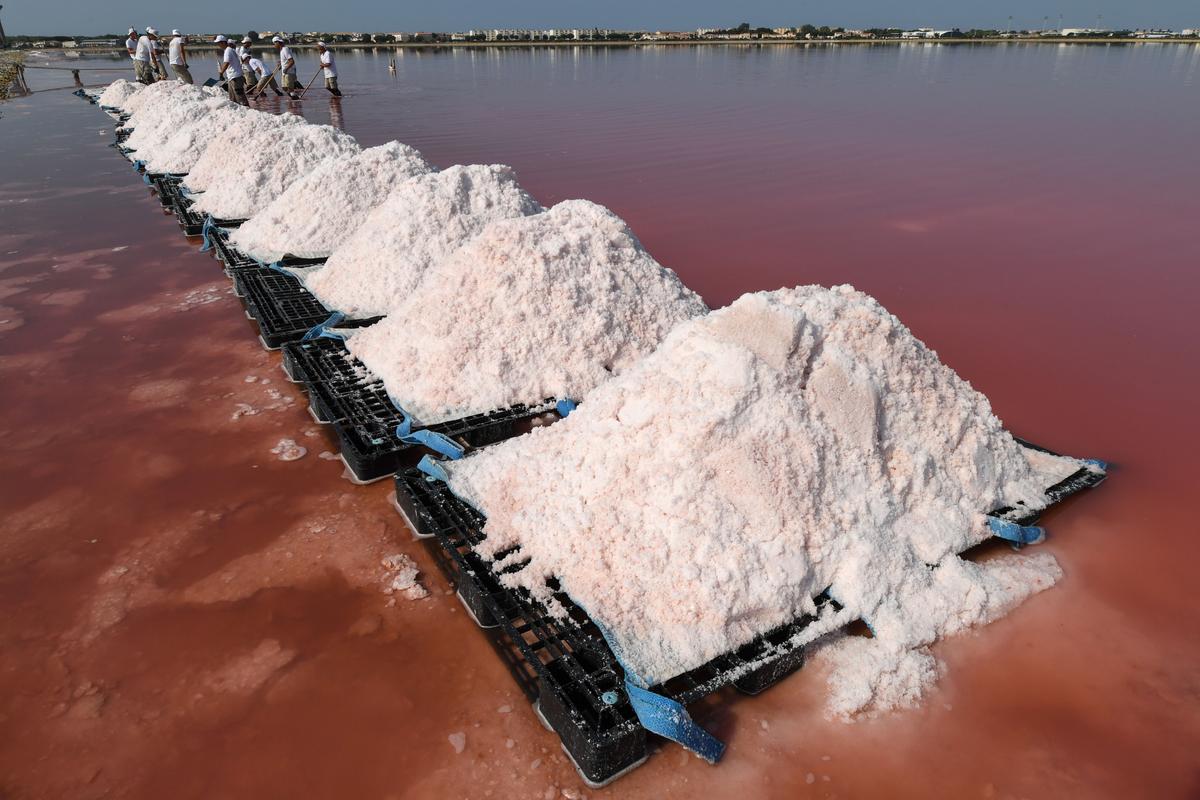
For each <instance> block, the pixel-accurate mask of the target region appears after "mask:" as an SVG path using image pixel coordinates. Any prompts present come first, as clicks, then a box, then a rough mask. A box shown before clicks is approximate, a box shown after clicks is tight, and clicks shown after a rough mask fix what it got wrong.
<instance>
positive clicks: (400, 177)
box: [230, 142, 433, 261]
mask: <svg viewBox="0 0 1200 800" xmlns="http://www.w3.org/2000/svg"><path fill="white" fill-rule="evenodd" d="M432 171H433V167H431V166H429V164H428V163H427V162H426V161H425V159H424V158H422V157H421V154H420V153H418V152H417V151H416V150H414V149H413V148H411V147H409V146H408V145H403V144H400V143H399V142H388V143H387V144H385V145H381V146H379V147H372V148H370V149H368V150H363V151H362V152H360V153H355V154H347V155H341V156H335V157H334V158H330V159H328V160H327V161H325V162H324V163H322V164H321V165H320V166H318V167H317V168H316V169H314V170H313V171H312V172H309V173H308V174H307V175H305V176H304V177H302V178H300V179H299V180H297V181H296V182H294V183H293V184H292V185H291V186H289V187H288V188H287V189H286V190H284V192H283V193H282V194H280V195H279V196H278V197H276V198H275V199H274V200H272V201H271V202H269V203H268V204H267V205H266V206H265V207H264V208H263V209H262V211H261V212H259V213H257V214H255V215H254V217H253V219H251V220H250V221H249V222H247V223H245V224H244V225H242V226H241V227H240V228H238V229H237V230H235V231H233V233H232V234H231V235H230V240H231V241H232V243H233V244H234V246H236V247H237V248H238V249H239V250H241V251H242V252H243V253H245V254H246V255H248V256H250V257H252V258H257V259H259V260H261V261H278V260H279V259H280V258H282V257H283V256H284V255H286V254H290V255H293V256H297V257H300V258H321V257H324V256H328V255H329V254H330V253H331V252H333V250H334V248H336V247H337V246H338V245H339V244H340V243H341V242H342V241H343V240H345V239H346V238H347V237H349V236H350V235H351V234H353V233H354V231H355V230H356V229H357V228H358V226H359V225H361V224H362V223H363V221H364V219H365V217H366V215H367V214H368V213H369V212H370V210H371V209H372V208H374V207H375V206H377V205H379V204H380V203H382V202H383V201H384V200H386V199H387V197H388V195H389V194H391V192H392V190H394V189H395V188H396V187H397V186H399V185H400V184H401V183H403V182H404V181H406V180H409V179H410V178H413V177H416V176H417V175H424V174H426V173H429V172H432Z"/></svg>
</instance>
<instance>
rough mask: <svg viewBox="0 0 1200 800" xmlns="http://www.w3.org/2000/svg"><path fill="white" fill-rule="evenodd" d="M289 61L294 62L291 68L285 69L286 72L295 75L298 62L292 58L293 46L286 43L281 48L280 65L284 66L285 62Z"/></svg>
mask: <svg viewBox="0 0 1200 800" xmlns="http://www.w3.org/2000/svg"><path fill="white" fill-rule="evenodd" d="M289 61H291V62H292V66H291V69H285V70H284V72H286V73H287V74H288V75H295V74H296V62H295V61H294V60H293V58H292V48H290V47H288V46H287V45H286V44H285V45H284V46H283V47H281V48H279V66H281V67H282V66H283V65H284V64H286V63H287V62H289Z"/></svg>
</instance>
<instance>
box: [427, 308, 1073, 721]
mask: <svg viewBox="0 0 1200 800" xmlns="http://www.w3.org/2000/svg"><path fill="white" fill-rule="evenodd" d="M1079 466H1080V463H1079V462H1077V461H1075V460H1073V459H1063V458H1055V457H1047V456H1043V455H1041V454H1038V455H1036V456H1033V457H1032V458H1031V457H1030V456H1029V455H1028V451H1026V450H1025V449H1024V448H1022V447H1021V446H1019V445H1018V444H1017V443H1016V442H1015V441H1014V440H1013V438H1012V436H1011V435H1009V434H1008V433H1007V432H1006V431H1005V430H1004V429H1003V428H1002V426H1001V423H1000V421H999V420H998V419H997V418H996V417H995V415H994V414H993V413H992V411H991V408H990V406H989V404H988V402H987V399H986V398H984V397H983V396H982V395H981V394H979V393H978V392H976V391H975V390H973V389H972V388H971V386H970V385H969V384H968V383H967V382H966V381H964V380H962V379H961V378H959V377H958V376H957V375H956V374H955V373H954V372H953V370H951V369H950V368H948V367H946V366H945V365H943V364H942V363H941V362H940V361H939V360H938V358H937V354H936V353H934V352H933V351H931V350H929V349H928V348H926V347H925V346H924V345H923V344H922V343H921V342H920V341H918V340H917V339H916V338H915V337H914V336H913V335H912V333H911V332H910V331H909V330H908V329H907V328H905V327H904V326H903V325H902V324H901V323H900V322H899V321H898V320H897V319H896V318H895V317H893V316H892V315H891V314H888V313H887V311H886V310H884V309H883V308H882V307H881V306H879V304H878V303H876V302H875V301H874V300H873V299H871V298H870V297H868V296H866V295H864V294H861V293H859V292H856V291H854V290H853V289H852V288H850V287H836V288H834V289H823V288H821V287H802V288H798V289H785V290H780V291H777V292H770V293H758V294H750V295H745V296H743V297H742V298H740V299H739V300H737V301H736V302H735V303H733V304H732V305H730V306H729V307H727V308H724V309H721V310H719V311H715V312H713V313H712V314H710V315H708V316H707V317H704V318H702V319H697V320H693V321H691V322H687V323H684V324H682V325H680V326H679V327H678V328H676V329H675V330H674V331H673V332H672V333H671V334H670V335H669V336H668V337H667V339H666V341H665V342H664V343H663V344H662V346H661V347H660V348H659V349H658V350H657V351H656V352H655V353H654V354H653V355H651V356H650V357H648V358H646V359H644V360H643V361H641V362H640V363H639V364H637V365H635V366H634V367H633V368H631V369H630V370H628V371H627V372H626V374H624V375H621V376H618V377H616V378H614V379H613V380H611V381H609V382H607V383H606V384H604V385H602V386H599V387H598V388H597V389H596V390H595V391H594V392H593V393H592V394H591V396H590V397H589V398H588V399H587V402H585V403H584V404H582V405H581V406H580V407H579V409H578V410H576V411H575V412H574V413H572V414H571V416H569V417H568V418H567V419H565V420H563V421H561V422H559V423H557V424H555V425H553V426H550V427H548V428H542V429H535V430H534V431H533V432H531V433H530V434H528V435H526V436H522V437H519V438H516V439H512V440H509V441H507V442H503V443H501V444H498V445H495V446H493V447H491V448H488V449H486V450H483V451H480V452H479V453H477V454H475V455H472V456H470V457H468V458H466V459H464V460H462V461H459V462H454V463H450V464H448V465H447V468H448V470H449V472H450V477H451V486H452V487H453V489H454V490H455V491H456V492H457V493H458V494H459V495H461V496H462V497H464V498H465V499H467V500H468V501H470V502H471V503H473V504H474V505H476V506H477V507H478V508H479V509H480V510H481V511H482V512H483V513H484V514H485V515H486V517H487V525H486V534H487V538H486V540H485V541H484V542H483V543H482V544H481V545H480V548H479V549H480V550H481V551H482V552H483V553H484V554H485V555H486V556H489V557H492V556H495V555H496V554H498V553H501V552H503V551H504V550H506V549H507V548H511V547H514V546H519V547H520V550H519V551H517V552H515V553H513V554H512V555H511V556H508V557H507V558H506V559H504V560H502V561H501V562H499V563H498V565H497V566H498V567H503V566H506V565H507V564H508V563H510V562H512V563H516V562H519V561H522V560H525V559H531V561H530V563H529V565H528V566H527V567H525V568H524V569H521V570H519V571H517V572H514V573H510V574H508V575H506V576H505V578H504V580H505V582H506V583H508V584H509V585H511V586H521V587H524V588H527V589H528V590H529V591H531V592H532V593H534V594H535V595H536V596H538V597H540V598H541V599H542V600H544V601H546V602H548V603H549V604H550V606H551V608H552V609H554V608H556V606H555V604H554V603H553V602H552V600H551V596H550V592H549V590H548V589H547V586H546V579H547V578H548V577H551V576H556V577H557V578H558V579H559V580H560V581H561V584H562V587H563V589H564V590H565V591H566V592H567V593H568V594H569V595H570V596H571V597H572V598H573V599H574V600H575V601H576V602H577V603H579V604H580V605H581V606H582V607H583V608H585V609H586V610H587V611H588V612H589V613H590V614H591V615H592V616H593V617H594V618H595V619H596V620H598V621H599V622H600V623H602V624H603V625H604V626H605V627H606V628H607V629H608V630H609V631H610V632H611V634H612V636H613V638H614V643H615V645H616V649H617V650H618V652H619V654H620V655H621V657H622V658H623V659H624V661H625V662H626V663H627V664H628V665H629V666H630V667H632V668H633V669H634V670H635V671H636V672H637V673H638V674H640V675H641V676H643V677H645V678H647V679H648V680H650V681H651V682H654V681H658V680H664V679H667V678H670V677H672V676H674V675H677V674H679V673H682V672H684V671H687V670H689V669H692V668H694V667H697V666H699V665H701V664H704V663H706V662H707V661H709V660H710V659H712V658H714V657H715V656H718V655H720V654H723V653H726V652H728V651H730V650H733V649H735V648H737V647H740V646H741V645H744V644H746V643H747V642H749V641H751V640H753V639H754V638H756V637H757V636H759V635H760V634H762V633H764V632H766V631H769V630H772V629H774V628H776V627H777V626H779V625H782V624H785V623H787V622H790V621H792V620H794V619H795V618H797V617H798V616H799V615H801V614H803V613H811V612H812V611H813V609H814V598H815V597H816V596H817V595H818V594H820V593H821V592H822V591H824V590H825V589H827V588H828V589H829V591H830V594H831V595H832V596H833V597H835V598H836V599H837V600H838V601H840V602H841V603H843V604H844V605H845V606H846V609H847V610H846V614H847V615H849V616H850V617H851V618H856V617H862V618H864V619H866V620H867V621H868V622H869V623H870V624H871V625H872V626H873V627H874V630H875V634H876V637H877V638H875V639H873V640H870V644H862V643H858V642H853V641H852V642H850V643H848V644H845V645H843V646H842V649H841V650H840V651H838V652H840V653H844V654H846V656H845V658H846V660H845V661H842V662H839V661H838V657H837V656H835V655H834V654H831V656H830V660H831V662H832V663H835V664H836V669H835V684H836V686H837V689H836V692H835V695H834V696H835V702H836V703H837V704H838V705H839V706H840V708H839V709H838V710H840V711H847V710H853V708H850V707H851V706H852V707H854V708H859V707H865V706H868V705H870V704H871V703H873V702H879V703H881V704H884V705H886V704H889V703H894V701H895V700H896V696H897V695H896V691H895V686H894V685H893V683H894V682H895V681H897V680H898V679H899V678H900V676H899V675H898V674H894V673H892V672H890V671H889V668H890V666H891V665H894V664H897V663H901V662H903V663H906V664H910V665H911V664H915V663H919V662H920V661H921V660H922V659H926V660H927V663H928V656H927V652H926V651H925V650H923V649H922V648H924V647H925V646H926V645H928V644H929V643H930V642H931V641H933V640H934V639H936V638H937V637H938V636H941V635H944V634H946V633H949V632H952V631H954V630H957V629H958V628H960V627H962V626H964V625H969V624H974V623H978V622H985V621H987V620H989V619H992V618H994V617H995V616H997V615H998V614H1000V613H1003V611H1004V610H1005V609H1007V608H1008V607H1010V606H1011V605H1013V604H1015V603H1016V602H1017V601H1018V600H1020V599H1021V598H1022V597H1024V596H1026V595H1028V594H1031V593H1033V592H1035V591H1038V590H1040V589H1043V588H1045V587H1046V586H1048V585H1050V584H1051V583H1053V581H1054V579H1055V578H1056V577H1057V572H1056V568H1055V567H1054V566H1053V563H1052V559H1051V560H1050V561H1045V560H1039V561H1035V562H1031V561H1022V562H1020V564H1021V566H1020V567H1018V568H1006V569H1005V570H1001V569H1000V568H980V567H976V566H974V565H970V564H966V563H965V562H963V561H961V559H959V558H958V556H957V555H955V554H956V553H958V552H961V551H962V550H964V549H965V548H967V547H969V546H971V545H972V544H974V543H977V542H979V541H981V540H982V539H984V538H986V537H987V536H988V535H989V534H988V530H987V528H986V524H985V522H986V521H985V516H984V515H985V514H986V512H988V511H989V510H992V509H994V508H997V507H1000V506H1003V505H1009V504H1015V503H1024V504H1026V505H1027V506H1028V507H1029V508H1031V509H1036V508H1039V507H1042V506H1044V504H1045V498H1044V493H1043V490H1044V489H1045V488H1046V487H1048V486H1050V485H1052V484H1054V483H1056V482H1057V481H1058V480H1060V479H1061V478H1063V477H1065V476H1066V475H1068V474H1070V473H1071V472H1073V471H1075V470H1076V469H1078V468H1079ZM930 565H932V566H933V567H934V568H932V569H931V566H930ZM885 654H889V655H888V657H884V655H885ZM934 676H935V671H934V670H920V669H917V670H909V671H908V672H907V673H905V674H904V675H903V682H904V683H906V684H907V687H906V688H905V691H906V692H907V693H908V695H910V696H918V695H919V694H920V691H921V690H922V689H923V688H924V687H925V686H926V685H927V684H928V683H929V681H931V680H932V679H933V677H934Z"/></svg>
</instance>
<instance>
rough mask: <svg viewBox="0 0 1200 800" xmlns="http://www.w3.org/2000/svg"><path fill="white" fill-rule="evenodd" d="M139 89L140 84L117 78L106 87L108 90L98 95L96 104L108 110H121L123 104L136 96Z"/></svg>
mask: <svg viewBox="0 0 1200 800" xmlns="http://www.w3.org/2000/svg"><path fill="white" fill-rule="evenodd" d="M141 89H142V84H140V83H137V82H135V81H127V80H125V79H124V78H117V79H116V80H115V81H113V82H112V83H110V84H109V85H108V88H106V89H105V90H104V91H103V92H101V93H100V97H99V98H98V99H97V102H98V103H99V104H100V105H102V106H106V107H108V108H122V109H123V108H124V107H125V103H126V102H128V101H129V98H130V97H132V96H133V95H135V94H137V93H138V92H139V91H141Z"/></svg>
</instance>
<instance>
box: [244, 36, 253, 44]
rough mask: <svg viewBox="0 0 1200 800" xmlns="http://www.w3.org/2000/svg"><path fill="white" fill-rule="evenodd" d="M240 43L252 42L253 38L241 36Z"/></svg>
mask: <svg viewBox="0 0 1200 800" xmlns="http://www.w3.org/2000/svg"><path fill="white" fill-rule="evenodd" d="M242 44H254V40H253V39H251V38H250V37H249V36H243V37H242Z"/></svg>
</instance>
